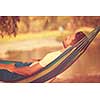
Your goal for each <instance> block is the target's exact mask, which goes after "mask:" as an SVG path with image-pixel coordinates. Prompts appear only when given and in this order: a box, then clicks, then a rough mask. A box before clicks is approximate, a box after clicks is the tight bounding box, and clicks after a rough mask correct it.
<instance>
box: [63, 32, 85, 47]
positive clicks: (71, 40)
mask: <svg viewBox="0 0 100 100" xmlns="http://www.w3.org/2000/svg"><path fill="white" fill-rule="evenodd" d="M85 36H86V35H85V34H84V33H83V32H81V31H80V32H77V33H76V34H72V35H69V36H67V37H66V39H65V40H64V41H63V45H64V47H65V48H66V47H68V46H73V45H74V44H76V43H77V42H78V41H80V40H81V39H82V38H83V37H85Z"/></svg>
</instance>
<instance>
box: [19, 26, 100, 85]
mask: <svg viewBox="0 0 100 100" xmlns="http://www.w3.org/2000/svg"><path fill="white" fill-rule="evenodd" d="M99 31H100V27H97V28H96V29H95V30H93V31H92V32H91V33H90V34H89V36H88V38H86V37H84V38H83V39H82V40H80V41H79V42H78V43H77V44H76V45H74V46H73V47H70V48H69V49H67V50H66V51H65V52H64V53H62V54H61V55H60V56H59V57H58V58H56V59H55V60H54V61H53V62H51V63H50V64H49V65H47V66H46V67H45V68H44V69H42V70H41V71H40V72H38V73H36V74H35V75H33V76H31V77H29V78H26V79H24V80H22V81H19V82H30V81H31V82H40V83H41V82H45V81H47V80H49V79H51V78H52V77H55V76H56V75H58V74H60V73H62V72H63V71H65V70H66V69H67V68H68V67H69V66H70V65H71V64H73V63H74V61H75V60H77V59H78V57H79V56H80V55H81V54H83V53H84V51H85V50H86V48H87V47H88V46H89V44H90V43H91V42H92V40H93V39H94V38H95V37H96V35H97V34H98V32H99ZM75 47H76V48H75ZM74 48H75V50H74V51H72V52H71V54H70V55H69V56H67V53H69V52H70V51H71V50H72V49H74ZM57 61H58V62H57Z"/></svg>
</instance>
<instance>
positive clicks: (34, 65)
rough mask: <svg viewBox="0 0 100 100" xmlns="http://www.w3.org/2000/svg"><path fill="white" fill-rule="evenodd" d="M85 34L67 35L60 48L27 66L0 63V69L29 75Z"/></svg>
mask: <svg viewBox="0 0 100 100" xmlns="http://www.w3.org/2000/svg"><path fill="white" fill-rule="evenodd" d="M85 36H86V35H85V34H84V33H83V32H77V33H76V34H74V35H69V36H68V37H66V39H65V40H64V41H63V43H62V44H63V46H62V50H59V51H56V52H52V53H49V54H47V55H46V56H45V57H44V58H43V59H42V60H40V61H35V62H33V63H32V64H31V65H29V66H25V67H19V68H17V67H15V66H14V65H13V64H8V65H5V66H4V65H3V66H2V64H0V69H5V70H7V71H9V72H14V73H17V74H20V75H23V76H29V75H31V74H33V73H35V72H37V71H39V70H40V69H42V68H43V67H45V66H46V65H48V64H49V63H50V62H52V61H53V60H54V59H56V58H57V57H58V56H59V55H60V54H61V53H62V52H63V51H64V50H65V48H67V47H69V46H73V45H74V44H76V43H77V42H78V41H79V40H81V39H82V38H83V37H85Z"/></svg>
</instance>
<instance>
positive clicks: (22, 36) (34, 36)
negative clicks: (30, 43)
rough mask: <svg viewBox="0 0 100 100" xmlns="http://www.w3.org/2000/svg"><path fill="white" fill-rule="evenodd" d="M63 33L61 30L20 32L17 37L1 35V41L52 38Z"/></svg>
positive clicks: (66, 32) (67, 32)
mask: <svg viewBox="0 0 100 100" xmlns="http://www.w3.org/2000/svg"><path fill="white" fill-rule="evenodd" d="M63 34H66V35H67V34H70V32H69V31H65V32H64V33H63ZM60 35H61V33H60V32H59V31H43V32H36V33H34V34H33V33H28V34H23V33H21V34H18V35H17V36H16V37H14V36H11V37H9V36H5V37H4V38H2V37H0V43H8V42H14V41H23V40H32V39H42V38H50V37H54V38H56V37H58V36H60Z"/></svg>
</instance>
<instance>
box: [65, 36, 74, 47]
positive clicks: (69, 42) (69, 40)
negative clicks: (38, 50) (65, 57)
mask: <svg viewBox="0 0 100 100" xmlns="http://www.w3.org/2000/svg"><path fill="white" fill-rule="evenodd" d="M74 41H75V34H74V35H69V36H67V38H66V39H65V40H64V41H63V44H64V47H68V46H71V45H72V44H73V42H74Z"/></svg>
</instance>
